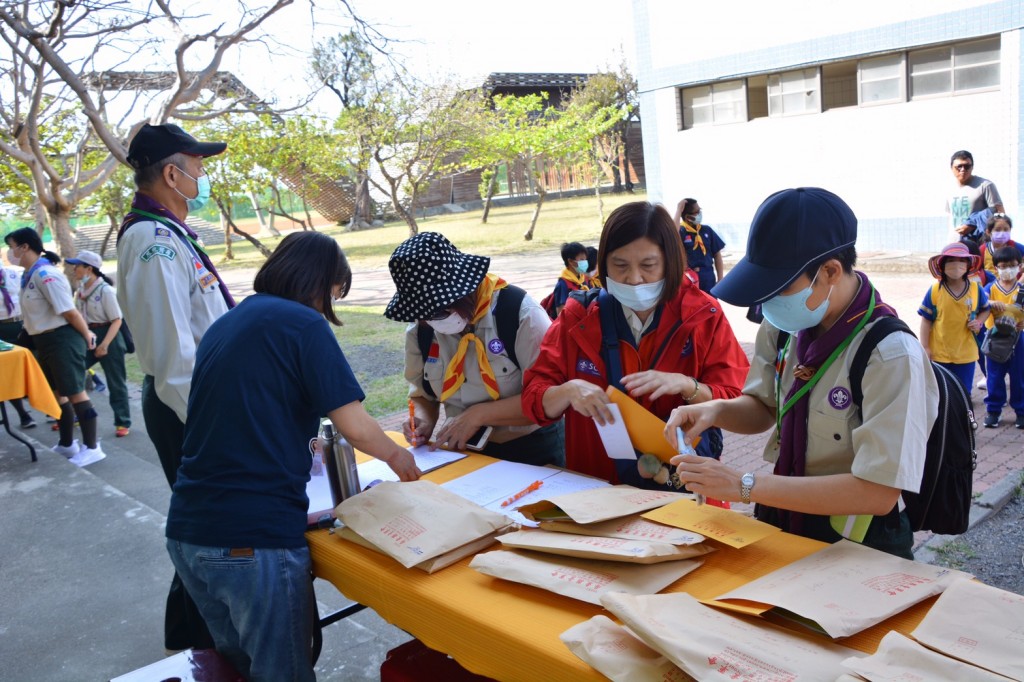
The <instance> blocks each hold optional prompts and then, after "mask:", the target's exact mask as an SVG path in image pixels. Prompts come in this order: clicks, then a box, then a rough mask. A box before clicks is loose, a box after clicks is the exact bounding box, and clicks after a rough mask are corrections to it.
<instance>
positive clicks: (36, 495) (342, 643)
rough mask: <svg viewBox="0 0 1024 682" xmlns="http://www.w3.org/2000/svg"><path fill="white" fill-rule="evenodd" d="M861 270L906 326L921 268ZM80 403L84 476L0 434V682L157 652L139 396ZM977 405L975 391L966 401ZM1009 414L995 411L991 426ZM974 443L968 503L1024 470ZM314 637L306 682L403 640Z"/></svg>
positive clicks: (757, 467)
mask: <svg viewBox="0 0 1024 682" xmlns="http://www.w3.org/2000/svg"><path fill="white" fill-rule="evenodd" d="M862 260H863V261H864V263H863V267H864V268H865V269H866V270H867V271H868V272H869V273H871V274H872V277H873V280H874V281H875V283H876V286H877V287H878V289H879V291H880V292H881V294H882V296H883V297H884V298H885V300H887V301H888V302H890V303H891V304H893V305H894V306H895V307H896V308H897V310H899V312H900V315H901V316H902V317H904V318H905V319H908V320H914V319H916V316H915V310H916V308H917V305H918V302H919V300H920V298H921V297H922V296H923V295H924V292H925V290H926V289H927V288H928V286H929V285H930V283H931V280H930V279H929V277H928V276H927V274H926V268H925V267H924V260H923V258H920V257H917V256H914V255H913V254H869V255H867V257H865V258H863V259H862ZM561 267H562V266H561V264H560V262H559V260H558V255H557V254H553V255H552V256H550V257H537V256H535V255H529V256H501V257H496V258H495V259H494V262H493V264H492V271H493V272H495V273H498V274H500V275H501V276H503V277H505V278H506V279H508V280H509V281H511V282H514V283H516V284H518V285H520V286H523V287H524V288H526V289H527V290H528V291H529V292H530V293H531V294H532V295H533V296H535V297H536V298H537V299H540V298H541V297H543V296H544V295H546V294H547V293H548V291H549V290H550V288H551V286H553V281H554V277H555V273H557V272H559V271H560V269H561ZM907 270H909V272H907ZM253 274H254V271H253V270H229V271H226V272H225V279H226V280H227V281H228V283H229V285H230V286H231V288H232V290H233V291H234V292H235V293H238V294H244V293H246V292H248V291H250V290H251V282H252V276H253ZM354 280H355V281H354V286H353V290H352V293H351V294H350V295H349V298H348V300H347V301H346V302H347V303H348V304H351V305H375V306H380V305H384V304H385V303H386V302H387V300H388V299H389V298H390V296H391V293H392V291H393V288H392V284H391V279H390V277H389V276H388V273H387V271H386V270H378V271H370V272H357V273H356V274H355V278H354ZM726 313H727V315H728V316H729V319H730V322H731V323H732V325H733V328H734V330H735V331H736V334H737V336H738V337H739V339H740V341H741V342H742V343H743V344H744V347H745V348H747V349H748V351H749V348H750V344H751V343H752V342H753V339H754V332H755V327H754V325H752V324H750V323H749V322H747V321H746V320H745V319H744V318H743V313H744V311H742V310H739V309H735V308H732V307H730V306H726ZM912 326H913V323H912ZM395 371H400V368H396V370H395ZM92 398H93V401H94V403H95V405H96V407H97V410H98V411H99V413H100V437H101V439H102V447H103V448H104V450H105V451H106V452H107V455H108V456H107V459H106V460H104V461H102V462H98V463H96V464H94V465H92V466H90V467H88V468H87V469H84V470H83V469H78V468H77V467H75V466H73V465H71V464H69V463H68V462H67V461H65V460H64V459H63V458H62V457H60V456H58V455H55V454H53V453H52V452H50V451H48V450H45V449H44V448H45V447H48V446H50V445H53V444H54V443H55V442H56V434H54V433H53V432H51V431H50V430H49V427H48V425H46V424H45V423H44V421H43V419H42V418H41V417H38V416H37V418H38V419H39V422H40V424H39V426H38V427H36V428H35V429H33V430H30V431H26V432H25V434H26V435H27V436H29V437H31V438H32V439H33V440H34V441H35V443H36V447H37V448H39V449H40V452H39V461H38V462H36V463H32V462H30V460H29V456H28V451H27V449H26V448H24V447H23V446H22V445H21V444H20V443H17V442H15V441H14V440H13V439H11V438H10V437H8V436H7V435H6V434H0V509H2V510H3V513H2V514H0V547H3V554H2V559H0V584H2V585H3V586H4V587H3V589H2V590H0V661H2V662H3V665H4V670H3V673H0V677H2V678H3V679H11V680H25V681H33V680H41V681H43V680H45V681H46V682H50V681H62V680H68V681H69V682H70V681H77V680H106V679H109V678H111V677H114V676H117V675H120V674H122V673H125V672H127V671H130V670H133V669H135V668H138V667H141V666H143V665H145V664H147V663H150V662H153V661H155V660H158V659H159V658H161V657H162V655H163V646H162V629H163V625H162V619H163V610H164V604H163V602H164V597H165V594H166V587H167V585H168V583H169V581H170V576H171V569H170V563H169V561H168V560H167V555H166V551H165V550H164V546H163V525H164V522H165V519H166V517H165V514H166V510H167V506H168V501H169V496H170V491H169V490H168V487H167V484H166V482H165V480H164V477H163V473H162V470H161V468H160V465H159V462H158V461H157V458H156V454H155V452H154V451H153V448H152V444H151V443H150V441H149V438H148V436H147V435H146V432H145V427H144V425H143V423H142V416H141V414H142V411H141V407H140V403H139V394H138V390H137V389H136V390H135V391H134V392H133V395H132V401H131V406H132V411H133V416H134V426H133V427H132V433H131V435H130V436H128V437H127V438H121V439H117V438H114V434H113V419H112V415H111V411H110V407H109V404H108V402H107V397H106V394H104V393H99V394H93V395H92ZM981 398H982V395H981V392H980V391H975V393H974V401H975V404H978V405H980V404H981ZM8 412H9V413H10V412H12V410H8ZM1011 415H1012V412H1011V411H1010V410H1006V411H1005V412H1004V414H1003V418H1004V421H1006V420H1008V419H1010V418H1011ZM402 419H403V415H402V414H397V415H392V416H390V417H386V418H383V419H381V420H380V423H381V424H382V426H384V427H385V428H390V429H396V428H397V427H398V425H399V423H400V422H401V420H402ZM225 427H226V428H227V427H228V425H225ZM766 437H767V436H766V435H760V436H738V435H735V434H728V435H727V437H726V452H725V455H724V456H725V458H726V459H727V460H728V461H729V462H730V463H732V464H734V465H735V466H737V467H739V468H742V469H744V470H747V469H749V470H754V471H766V470H767V465H765V464H764V463H763V462H762V461H761V458H760V455H761V450H762V447H763V444H764V440H765V438H766ZM978 443H979V448H978V450H979V462H978V469H977V471H976V472H975V478H974V483H975V490H976V491H977V492H979V493H980V492H982V491H986V490H989V489H992V488H993V487H996V488H999V487H1000V486H999V485H998V484H999V482H1000V481H1004V485H1003V487H1005V481H1009V482H1010V483H1012V478H1009V477H1012V476H1018V475H1019V473H1018V472H1019V471H1021V470H1022V469H1024V431H1019V430H1016V429H1014V428H1013V427H1012V426H1003V427H1001V428H998V429H981V430H979V432H978ZM919 540H921V541H923V540H924V538H919ZM316 591H317V598H318V600H319V602H320V611H321V613H328V612H330V611H333V610H334V609H336V608H338V607H339V606H341V605H343V604H344V603H346V600H345V599H344V597H342V596H341V595H340V594H339V593H338V592H337V591H336V590H334V589H333V587H332V586H330V585H328V584H326V583H323V581H317V583H316ZM324 638H325V644H324V654H323V655H322V657H321V660H320V663H319V664H318V665H317V675H318V678H319V679H320V680H323V681H332V680H344V681H345V682H354V681H358V680H376V679H378V678H379V672H378V671H379V667H380V663H381V661H382V660H383V659H384V656H385V654H386V652H387V651H388V650H389V649H391V648H393V647H394V646H397V645H398V644H400V643H402V642H404V641H406V640H407V639H408V635H406V634H405V633H403V632H402V631H401V630H398V629H397V628H395V627H393V626H390V625H388V624H387V623H385V622H384V621H383V620H381V619H380V618H379V617H378V616H377V615H376V614H375V613H374V612H373V611H370V610H366V611H364V612H362V613H360V614H357V615H356V616H354V617H352V618H349V619H346V620H345V621H342V622H340V623H337V624H335V625H332V626H331V627H329V628H327V629H326V630H325V631H324Z"/></svg>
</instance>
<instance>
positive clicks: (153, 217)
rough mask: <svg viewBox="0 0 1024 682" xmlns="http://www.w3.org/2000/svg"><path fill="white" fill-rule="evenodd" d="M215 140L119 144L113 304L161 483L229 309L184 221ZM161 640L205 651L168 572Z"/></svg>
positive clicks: (160, 136) (150, 138) (206, 192)
mask: <svg viewBox="0 0 1024 682" xmlns="http://www.w3.org/2000/svg"><path fill="white" fill-rule="evenodd" d="M226 147H227V145H226V144H225V143H223V142H199V141H198V140H196V139H195V138H194V137H192V136H191V135H189V134H188V133H186V132H185V131H184V130H182V129H181V128H179V127H178V126H176V125H172V124H163V125H156V126H154V125H149V124H146V125H144V126H143V127H142V129H141V130H140V131H139V132H138V134H136V136H135V137H134V138H133V139H132V142H131V145H129V147H128V163H129V164H131V166H132V168H134V169H135V185H136V187H137V188H138V191H137V192H136V193H135V198H134V199H133V200H132V207H131V209H130V211H129V212H128V215H126V216H125V218H124V221H123V222H122V223H121V229H120V231H119V232H118V234H117V300H118V303H119V304H120V305H121V310H122V311H123V312H124V316H125V319H126V320H127V322H128V324H129V325H130V326H131V329H132V334H133V336H134V337H135V346H136V356H137V357H138V360H139V366H140V367H141V369H142V371H143V372H144V373H145V378H144V379H143V382H142V415H143V418H144V419H145V422H146V430H147V431H148V432H149V437H150V440H152V441H153V446H154V447H155V448H156V451H157V455H158V456H159V457H160V464H161V465H162V466H163V469H164V475H165V476H166V477H167V482H168V483H169V484H170V485H171V487H172V488H173V487H174V481H175V479H176V478H177V472H178V466H179V465H180V464H181V454H182V453H181V447H182V442H183V440H184V429H185V412H186V407H187V405H188V394H189V388H190V386H191V382H192V369H193V366H194V364H195V355H196V347H197V346H198V345H199V340H200V339H201V338H202V337H203V334H205V333H206V330H207V329H209V327H210V325H211V324H213V322H214V320H216V319H217V318H218V317H220V316H221V315H223V314H224V313H226V312H227V311H228V309H229V308H231V307H233V306H234V301H233V300H232V298H231V294H230V293H229V292H228V290H227V287H226V286H225V285H224V283H223V282H222V281H221V280H220V278H219V276H218V275H217V271H216V269H215V268H214V266H213V263H212V262H211V261H210V258H209V256H207V254H206V252H205V251H204V250H203V246H202V244H201V243H200V242H199V239H198V237H197V235H196V233H195V232H194V231H193V230H192V229H191V228H190V227H188V226H187V225H186V224H185V218H186V217H187V216H188V214H189V211H197V210H199V209H200V208H202V207H203V205H205V204H206V202H207V201H208V200H209V198H210V181H209V179H208V178H207V176H206V174H205V172H204V170H203V159H204V158H205V157H208V156H214V155H216V154H220V153H221V152H223V151H224V149H225V148H226ZM164 646H165V647H166V648H167V649H168V650H171V651H177V650H181V649H188V648H190V647H194V648H211V647H212V646H213V640H212V638H211V637H210V633H209V631H208V630H207V628H206V624H205V623H204V622H203V619H202V617H201V616H200V615H199V611H198V609H197V608H196V606H195V604H194V603H193V602H192V599H191V598H190V597H189V596H188V594H187V593H186V592H185V589H184V587H182V585H181V580H180V578H179V577H178V575H177V573H175V575H174V578H173V580H172V582H171V590H170V594H168V596H167V611H166V614H165V621H164Z"/></svg>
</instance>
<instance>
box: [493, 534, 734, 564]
mask: <svg viewBox="0 0 1024 682" xmlns="http://www.w3.org/2000/svg"><path fill="white" fill-rule="evenodd" d="M499 540H500V541H501V544H502V545H504V546H505V547H510V548H512V549H527V550H531V551H534V552H545V553H547V554H558V555H561V556H573V557H577V558H580V559H597V560H599V561H624V562H626V563H630V564H660V563H661V562H663V561H681V560H683V559H693V558H696V557H699V556H703V555H704V554H707V553H709V552H713V551H715V550H714V548H713V547H710V546H708V545H703V544H700V545H686V546H682V547H680V546H677V545H670V544H668V543H667V542H649V541H647V540H626V539H623V538H602V537H597V536H594V535H572V534H569V533H551V532H548V531H544V530H520V531H516V532H514V533H508V534H506V535H503V536H501V537H500V538H499Z"/></svg>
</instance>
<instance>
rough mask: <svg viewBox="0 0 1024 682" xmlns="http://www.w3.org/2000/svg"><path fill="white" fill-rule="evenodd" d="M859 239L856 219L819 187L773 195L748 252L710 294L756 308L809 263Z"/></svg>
mask: <svg viewBox="0 0 1024 682" xmlns="http://www.w3.org/2000/svg"><path fill="white" fill-rule="evenodd" d="M856 241H857V216H855V215H854V214H853V210H851V209H850V207H849V206H847V204H846V202H845V201H843V200H842V199H840V198H839V197H838V196H836V195H835V194H833V193H832V192H829V191H828V190H824V189H821V188H820V187H797V188H796V189H784V190H782V191H780V192H776V193H775V194H772V195H771V196H769V197H768V198H767V199H765V200H764V202H763V203H762V204H761V205H760V206H759V207H758V209H757V212H756V213H755V214H754V220H753V221H752V222H751V224H750V236H749V237H748V238H747V254H746V255H745V256H744V257H743V258H741V259H740V261H739V262H738V263H736V265H735V266H733V268H732V270H730V271H729V273H728V274H727V275H726V276H725V277H723V278H722V281H721V282H719V283H718V284H716V285H715V286H714V288H713V289H712V290H711V295H712V296H715V297H716V298H718V299H720V300H723V301H725V302H726V303H731V304H733V305H737V306H752V305H754V304H757V303H763V302H764V301H767V300H768V299H770V298H772V297H774V296H776V295H778V293H779V292H781V291H782V290H783V289H785V288H786V287H788V286H789V285H790V284H792V283H793V280H795V279H796V278H797V277H799V276H800V273H802V272H803V271H804V269H805V268H806V267H807V266H808V265H810V264H811V263H813V262H815V261H817V260H820V259H822V258H824V257H826V256H830V255H832V254H835V253H838V252H840V251H842V250H844V249H846V248H847V247H850V246H853V245H854V244H855V243H856Z"/></svg>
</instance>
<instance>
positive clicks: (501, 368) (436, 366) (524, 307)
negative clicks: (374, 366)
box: [405, 289, 551, 443]
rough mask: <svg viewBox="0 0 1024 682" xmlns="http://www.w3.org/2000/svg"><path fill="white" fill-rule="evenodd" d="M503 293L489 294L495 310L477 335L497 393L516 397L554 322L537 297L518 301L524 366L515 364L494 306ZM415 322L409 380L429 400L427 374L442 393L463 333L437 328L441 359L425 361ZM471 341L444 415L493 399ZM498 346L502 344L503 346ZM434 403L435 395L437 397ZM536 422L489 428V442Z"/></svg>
mask: <svg viewBox="0 0 1024 682" xmlns="http://www.w3.org/2000/svg"><path fill="white" fill-rule="evenodd" d="M501 295H503V292H502V290H501V289H499V290H498V291H497V292H496V294H495V296H494V297H493V298H492V299H491V309H490V310H489V311H488V312H487V313H486V314H485V315H484V316H483V317H482V318H480V321H479V322H477V323H476V331H475V333H476V336H477V337H478V338H479V339H480V340H481V341H483V344H484V348H485V352H486V353H487V359H488V361H489V362H490V363H491V369H492V370H493V371H494V377H495V378H496V379H497V381H498V398H499V399H501V398H508V397H510V396H517V395H519V394H521V393H522V392H523V372H524V371H526V370H527V369H529V368H530V366H532V365H533V363H534V361H536V359H537V355H538V354H539V353H540V342H541V339H543V338H544V333H545V332H547V330H548V327H550V326H551V318H549V317H548V314H547V313H546V312H544V309H543V308H541V307H540V306H539V305H538V304H537V302H536V301H534V300H533V299H532V298H530V297H529V296H524V297H523V302H522V304H521V305H520V306H519V331H518V332H517V333H516V357H517V358H518V360H519V364H520V365H522V368H519V367H516V365H515V363H514V362H512V360H511V359H509V357H508V353H507V352H506V351H505V349H504V344H503V343H502V342H501V340H500V339H499V338H498V330H497V326H496V322H495V320H494V306H495V305H497V303H498V297H499V296H501ZM417 324H418V323H416V322H413V323H412V324H411V325H409V328H408V329H407V330H406V333H405V379H406V381H408V382H409V384H410V385H411V388H410V390H409V397H410V398H425V399H428V400H430V398H428V397H427V395H426V394H425V393H424V392H423V385H422V383H421V382H422V380H423V379H424V378H425V379H426V380H427V381H428V382H429V383H430V387H431V388H432V389H433V390H434V395H436V396H438V397H440V395H441V390H442V386H443V384H444V371H445V368H447V367H448V363H449V362H450V361H451V359H452V358H453V357H454V356H455V350H456V349H457V348H458V346H459V339H461V338H462V335H461V334H438V333H436V332H435V334H434V341H435V342H436V343H437V344H438V351H439V354H438V357H437V359H436V360H435V359H429V361H428V362H424V358H423V356H422V355H421V354H420V349H419V345H418V344H417V342H416V327H417ZM475 345H476V344H471V345H470V347H469V350H468V351H467V352H466V361H465V365H464V369H465V375H466V381H465V383H463V384H462V386H460V387H459V390H457V391H456V392H455V393H454V395H452V397H451V398H449V399H448V402H446V403H445V404H444V411H445V415H446V416H448V417H455V416H457V415H459V414H462V412H463V411H465V410H466V408H468V407H470V406H472V405H476V404H477V403H482V402H487V401H490V399H491V398H490V396H489V395H487V389H485V388H484V384H483V380H482V379H481V378H480V365H479V364H478V363H477V360H476V351H475V350H474V346H475ZM499 346H500V349H499ZM433 400H434V401H435V402H436V400H437V399H436V398H434V399H433ZM538 428H539V427H538V426H537V425H535V424H531V425H526V426H495V427H494V430H493V431H492V432H491V437H490V439H489V440H490V441H491V442H493V443H505V442H507V441H510V440H513V439H514V438H519V437H520V436H524V435H526V434H528V433H531V432H533V431H535V430H537V429H538Z"/></svg>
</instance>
